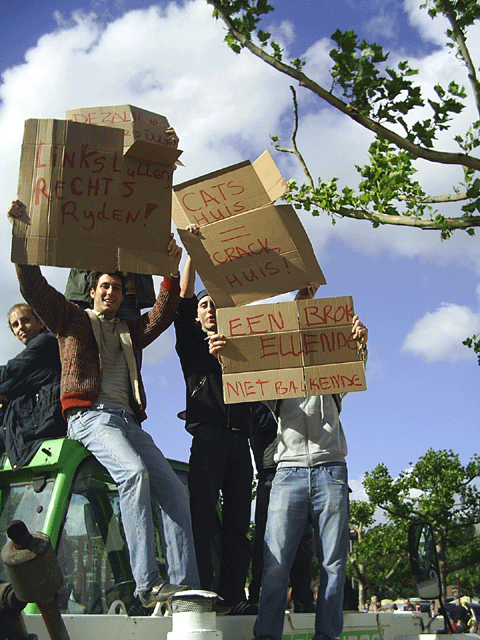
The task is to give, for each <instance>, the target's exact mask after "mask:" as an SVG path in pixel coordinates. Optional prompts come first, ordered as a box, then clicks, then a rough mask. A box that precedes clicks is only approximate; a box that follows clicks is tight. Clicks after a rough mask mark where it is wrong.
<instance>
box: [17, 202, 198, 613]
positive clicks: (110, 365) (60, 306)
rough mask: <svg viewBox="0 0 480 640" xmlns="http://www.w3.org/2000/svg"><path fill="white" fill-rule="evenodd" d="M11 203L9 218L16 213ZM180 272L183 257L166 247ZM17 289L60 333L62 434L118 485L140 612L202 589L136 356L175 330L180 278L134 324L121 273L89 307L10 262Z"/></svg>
mask: <svg viewBox="0 0 480 640" xmlns="http://www.w3.org/2000/svg"><path fill="white" fill-rule="evenodd" d="M23 208H24V205H23V204H22V203H21V202H20V201H18V200H16V201H14V202H13V203H12V205H11V207H10V210H9V212H8V216H9V218H14V217H18V216H20V215H21V214H22V210H23ZM167 252H168V254H169V255H170V256H171V257H172V258H173V260H174V262H175V264H176V266H177V271H178V264H179V262H180V258H181V253H182V250H181V248H180V247H178V246H177V244H176V242H175V240H174V239H173V234H172V238H171V240H170V242H169V244H168V247H167ZM16 268H17V275H18V279H19V283H20V289H21V292H22V294H23V296H24V297H25V299H26V300H28V302H29V304H30V305H31V306H32V308H33V309H34V310H35V312H36V313H37V314H38V316H39V318H41V320H42V322H44V324H45V325H46V326H47V327H48V328H49V329H50V330H51V331H52V332H53V333H54V334H55V335H56V336H57V338H58V342H59V348H60V360H61V363H62V378H61V387H60V393H61V403H62V408H63V413H64V415H65V417H66V419H67V420H68V436H69V437H70V438H72V439H75V440H79V441H80V442H81V443H82V444H83V445H84V446H85V447H86V448H87V449H88V450H89V451H91V452H92V453H93V455H94V456H95V457H96V458H97V459H98V460H99V461H100V462H101V463H102V464H103V465H104V466H105V467H106V468H107V469H108V471H109V472H110V474H111V475H112V477H113V479H114V480H115V481H116V482H117V483H118V493H119V497H120V509H121V512H122V520H123V526H124V529H125V535H126V538H127V545H128V549H129V553H130V563H131V565H132V572H133V576H134V579H135V582H136V587H137V588H136V593H137V594H138V595H139V597H140V600H141V602H142V604H144V605H145V606H150V605H154V604H155V603H156V602H162V601H165V600H167V599H168V598H170V597H171V596H172V595H173V594H174V593H175V592H176V591H179V590H184V589H186V588H188V587H190V588H197V587H198V586H199V579H198V571H197V566H196V559H195V549H194V544H193V536H192V527H191V519H190V510H189V504H188V496H187V493H186V490H185V488H184V486H183V484H182V483H181V481H180V480H179V479H178V477H177V476H176V474H175V473H174V471H173V470H172V469H171V467H170V465H169V464H168V462H167V461H166V459H165V458H164V456H163V454H162V453H161V451H160V450H159V449H158V448H157V446H156V445H155V443H154V441H153V439H152V438H151V436H150V435H149V434H147V433H146V432H145V431H144V430H143V429H142V428H141V427H140V422H141V421H142V420H144V419H145V418H146V414H145V407H146V397H145V390H144V387H143V383H142V378H141V375H140V366H139V354H140V352H141V350H142V349H143V348H145V347H146V346H147V345H149V344H150V343H151V342H152V341H153V340H155V338H157V337H158V336H159V335H160V334H161V333H162V332H163V331H165V329H166V328H167V327H168V326H169V325H170V324H171V322H172V320H173V315H174V313H175V310H176V307H177V304H178V299H179V292H180V287H179V273H178V272H177V273H175V274H173V275H171V276H170V277H168V278H164V280H163V282H162V286H161V287H160V292H159V294H158V298H157V300H156V302H155V305H154V306H153V308H152V309H151V311H149V312H148V313H145V314H143V315H142V316H141V317H140V318H138V319H136V320H133V321H128V322H122V321H119V320H118V318H116V317H115V316H116V312H117V310H118V307H119V306H120V304H121V302H122V300H123V297H124V281H123V276H122V274H121V273H120V272H114V273H100V272H99V273H97V274H96V276H95V278H94V280H93V286H92V288H91V290H90V297H91V299H92V307H93V309H89V310H87V311H84V310H83V309H81V308H80V307H78V306H77V305H76V304H74V303H72V302H69V301H68V300H66V299H65V297H64V296H63V295H62V294H61V293H59V292H58V291H57V290H56V289H54V288H53V287H51V286H50V285H49V284H48V282H47V281H46V280H45V278H44V277H43V276H42V274H41V272H40V269H39V267H37V266H31V265H30V266H27V265H16ZM151 499H153V500H154V502H156V504H157V505H158V506H159V507H160V509H161V511H162V518H161V521H162V526H163V534H164V535H163V538H164V540H165V544H166V549H165V555H166V559H167V567H168V573H169V580H170V582H165V581H162V579H161V577H160V574H159V569H158V564H157V561H156V558H155V535H154V526H153V516H152V509H151Z"/></svg>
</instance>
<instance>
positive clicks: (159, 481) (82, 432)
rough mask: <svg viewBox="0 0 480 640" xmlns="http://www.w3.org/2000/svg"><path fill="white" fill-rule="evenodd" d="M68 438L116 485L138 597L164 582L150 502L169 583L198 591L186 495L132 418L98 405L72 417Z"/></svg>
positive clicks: (114, 406) (129, 415)
mask: <svg viewBox="0 0 480 640" xmlns="http://www.w3.org/2000/svg"><path fill="white" fill-rule="evenodd" d="M68 437H69V438H71V439H74V440H79V441H80V442H81V443H82V444H83V445H84V446H85V447H86V448H87V449H88V450H89V451H90V452H91V453H92V454H93V455H94V456H95V457H96V458H97V460H98V461H99V462H101V463H102V464H103V466H104V467H106V469H107V470H108V471H109V473H110V475H111V476H112V478H113V479H114V481H115V482H116V483H117V484H118V494H119V498H120V510H121V513H122V521H123V528H124V530H125V536H126V539H127V545H128V551H129V554H130V564H131V567H132V573H133V577H134V579H135V583H136V586H137V589H136V593H143V592H144V591H147V590H148V589H150V588H151V587H153V586H154V585H156V584H158V583H159V582H160V581H161V580H162V578H161V577H160V574H159V568H158V563H157V561H156V558H155V534H154V526H153V516H152V506H151V500H153V502H154V504H156V505H157V506H158V507H159V509H160V513H161V523H162V529H163V531H161V534H162V543H163V544H164V546H163V549H164V552H165V557H166V562H167V571H168V579H169V581H170V582H171V583H173V584H187V585H189V586H190V587H192V588H199V586H200V581H199V578H198V571H197V563H196V557H195V547H194V543H193V534H192V523H191V519H190V507H189V500H188V495H187V491H186V489H185V487H184V485H183V484H182V482H181V480H180V479H179V478H178V477H177V475H176V474H175V472H174V471H173V469H172V468H171V466H170V464H169V463H168V462H167V460H166V459H165V457H164V456H163V454H162V452H161V451H160V449H159V448H158V447H157V446H156V444H155V443H154V441H153V438H152V437H151V436H150V435H149V434H148V433H146V432H145V431H144V430H143V429H142V428H141V427H140V425H139V424H138V423H137V421H136V419H135V417H134V416H132V415H131V414H130V413H128V412H127V411H124V410H123V409H121V408H119V407H118V406H116V405H112V404H109V403H96V404H94V405H93V406H92V407H91V408H89V409H87V410H85V411H80V412H78V413H76V414H74V415H73V416H71V417H70V419H69V421H68Z"/></svg>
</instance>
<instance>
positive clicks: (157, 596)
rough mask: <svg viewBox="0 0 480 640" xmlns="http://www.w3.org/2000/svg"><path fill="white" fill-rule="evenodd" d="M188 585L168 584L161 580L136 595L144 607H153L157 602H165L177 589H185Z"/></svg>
mask: <svg viewBox="0 0 480 640" xmlns="http://www.w3.org/2000/svg"><path fill="white" fill-rule="evenodd" d="M188 589H190V587H189V586H188V585H186V584H170V583H169V582H161V583H160V584H158V585H157V586H155V587H152V588H151V589H150V590H149V591H145V592H144V593H139V594H138V597H139V598H140V602H141V603H142V604H143V606H144V607H153V606H154V605H155V604H157V602H166V601H167V600H169V599H170V598H171V597H172V596H173V595H175V594H176V593H177V592H178V591H187V590H188Z"/></svg>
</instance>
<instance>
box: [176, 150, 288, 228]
mask: <svg viewBox="0 0 480 640" xmlns="http://www.w3.org/2000/svg"><path fill="white" fill-rule="evenodd" d="M286 188H287V186H286V182H285V180H284V179H283V177H282V175H281V173H280V171H279V170H278V168H277V166H276V165H275V163H274V161H273V158H272V156H271V155H270V153H269V152H268V151H265V152H264V153H263V154H262V155H261V156H260V157H259V158H258V159H257V160H256V161H255V162H254V163H253V164H252V163H251V162H250V161H245V162H240V163H238V164H235V165H232V166H230V167H226V168H224V169H221V170H219V171H214V172H213V173H209V174H206V175H204V176H200V177H199V178H196V179H195V180H189V181H187V182H183V183H181V184H179V185H176V186H175V187H174V188H173V194H174V195H173V210H172V217H173V221H174V222H175V224H176V225H177V227H179V228H182V227H183V228H185V226H186V224H185V220H187V221H188V222H187V223H194V224H198V225H199V226H200V227H202V226H206V225H208V224H212V223H214V222H218V221H219V220H225V219H227V218H231V217H233V216H237V215H239V214H241V213H245V212H247V211H251V210H253V209H258V208H261V207H264V206H267V205H269V204H272V201H273V200H272V198H274V199H277V198H278V197H280V196H281V195H283V193H285V191H286Z"/></svg>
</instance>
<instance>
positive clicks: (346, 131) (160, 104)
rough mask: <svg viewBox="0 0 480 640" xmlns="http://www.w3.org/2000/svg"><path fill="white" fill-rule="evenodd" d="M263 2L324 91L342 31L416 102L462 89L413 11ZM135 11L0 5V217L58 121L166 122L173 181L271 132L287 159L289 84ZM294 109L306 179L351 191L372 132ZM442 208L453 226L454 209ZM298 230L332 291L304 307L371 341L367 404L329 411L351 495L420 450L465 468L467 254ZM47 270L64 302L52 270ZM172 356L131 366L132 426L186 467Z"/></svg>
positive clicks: (474, 406) (335, 230) (388, 233)
mask: <svg viewBox="0 0 480 640" xmlns="http://www.w3.org/2000/svg"><path fill="white" fill-rule="evenodd" d="M273 4H274V5H275V6H276V11H275V13H274V14H273V15H272V17H271V18H269V19H268V21H267V24H266V25H265V26H268V25H269V24H270V25H271V27H272V29H273V30H274V32H275V33H276V35H277V37H278V38H279V39H281V40H282V42H283V43H284V46H285V48H286V50H287V54H288V56H289V57H292V58H293V57H295V56H299V55H303V54H305V56H306V58H307V60H308V66H307V70H309V71H310V73H311V74H312V75H313V76H314V77H315V79H316V80H317V81H320V82H323V83H324V84H326V86H328V84H327V70H328V47H329V41H328V37H329V35H330V34H331V33H332V32H333V31H335V29H336V28H337V27H340V28H341V29H352V28H353V29H355V30H356V31H357V33H359V34H360V35H361V36H362V37H364V38H365V39H367V40H372V41H376V42H377V43H379V44H381V45H382V46H384V47H385V49H387V50H391V51H392V53H391V59H392V61H394V60H398V59H402V58H403V57H405V56H406V55H408V54H409V52H410V53H411V54H412V55H414V56H415V58H416V60H415V64H414V66H418V67H419V68H420V75H419V78H420V81H421V82H422V84H423V85H424V87H425V89H426V91H427V92H428V91H431V86H432V83H434V82H435V81H436V80H437V78H441V79H443V80H444V81H445V83H446V82H448V81H449V80H450V78H451V77H455V79H457V81H459V82H460V83H462V84H465V83H466V81H467V80H466V77H465V73H464V71H463V69H462V68H461V67H460V66H459V65H458V64H457V63H456V61H455V59H454V56H452V55H451V54H449V53H448V52H446V51H445V50H444V49H443V48H442V47H441V43H442V33H443V31H444V28H445V25H443V24H442V23H441V22H439V21H435V22H432V21H431V20H430V19H429V18H428V17H427V16H426V14H425V12H420V11H419V10H418V4H419V2H417V0H405V1H404V2H399V1H398V0H394V1H388V0H387V1H384V2H378V1H377V0H364V1H363V2H361V3H358V2H354V1H353V0H339V1H338V2H336V3H331V2H327V1H326V0H321V1H319V0H297V1H296V2H295V3H292V2H290V1H288V0H282V1H275V0H273ZM149 7H150V3H149V2H147V1H143V0H142V1H139V2H129V1H124V2H111V1H110V0H105V1H93V0H92V1H90V0H84V1H83V2H82V0H79V1H77V0H75V1H73V2H72V1H69V2H68V3H67V2H65V1H62V0H58V1H55V0H47V1H46V2H44V3H42V5H41V10H40V9H39V5H38V3H33V1H32V2H22V1H21V0H17V1H15V2H13V1H11V0H7V1H6V2H4V3H3V4H2V20H1V21H0V37H1V42H2V58H1V62H0V65H1V67H0V73H1V84H0V100H1V102H0V136H1V139H2V154H1V158H0V197H1V203H0V207H1V206H3V207H4V208H5V210H6V208H7V206H8V203H9V202H10V200H11V199H12V197H14V196H15V190H16V182H17V178H18V159H19V153H20V146H21V140H22V134H23V121H24V120H25V119H26V118H46V117H54V118H63V117H64V111H65V110H66V109H71V108H76V107H84V106H94V105H109V104H124V103H130V104H133V105H136V106H139V107H142V108H145V109H148V110H150V111H155V112H158V113H161V114H164V115H166V116H167V117H168V119H169V121H170V122H171V124H172V125H173V126H174V127H175V128H176V130H177V132H178V134H179V136H180V147H181V148H182V149H183V150H184V154H183V156H182V161H183V162H184V164H185V167H184V168H179V169H178V170H177V172H176V174H177V175H176V180H177V182H181V181H184V180H187V179H189V178H193V177H196V176H198V175H201V174H203V173H206V172H208V171H213V170H216V169H219V168H221V167H224V166H228V165H229V164H232V163H234V162H239V161H241V160H245V159H250V160H254V159H255V158H256V157H257V156H258V155H260V153H261V152H262V151H263V150H264V149H267V148H270V140H269V134H280V135H284V136H285V137H284V139H283V141H284V142H285V144H288V142H289V139H288V135H289V131H290V129H291V98H290V90H289V84H290V82H289V80H288V78H283V77H282V76H280V75H279V74H276V73H275V72H274V71H272V70H270V69H269V68H267V67H266V66H265V65H263V64H261V63H260V62H259V61H257V60H255V59H254V58H253V57H252V56H251V55H250V54H249V53H248V52H243V53H242V54H241V55H240V56H236V55H235V54H233V53H232V52H231V51H230V50H229V49H228V48H227V46H226V45H225V44H224V43H223V42H222V40H223V35H224V30H223V27H222V25H221V24H220V23H216V22H215V21H214V20H213V19H212V18H211V10H210V8H209V7H208V6H207V5H206V3H205V0H192V1H190V2H183V3H180V2H178V3H175V2H166V1H162V2H160V3H158V5H157V7H158V8H159V10H158V11H157V10H154V9H151V8H149ZM40 11H41V13H40ZM73 12H76V13H73ZM478 36H479V34H478V30H477V31H476V33H473V35H472V37H471V42H472V43H475V44H474V48H473V49H472V53H473V54H474V56H475V55H476V59H477V62H478V59H479V57H480V51H479V46H480V45H479V43H480V38H479V37H478ZM299 101H300V117H301V120H300V132H299V143H300V145H301V148H302V150H303V151H304V154H305V157H306V158H307V161H308V163H309V165H310V167H311V170H312V172H313V173H314V174H315V175H322V177H323V178H324V179H326V178H328V177H333V176H339V178H340V182H341V184H342V185H343V184H351V183H352V182H355V180H356V179H357V177H356V173H355V170H354V164H356V163H362V162H363V161H364V159H365V157H366V150H367V148H368V144H369V142H370V140H371V138H370V136H369V134H367V133H366V132H364V131H362V130H360V129H359V128H358V127H357V125H355V124H354V123H351V122H349V121H348V120H346V119H345V118H344V117H343V116H341V115H338V114H336V113H334V112H332V111H331V110H329V109H327V108H326V107H325V105H324V104H322V103H321V102H319V101H317V100H315V99H313V98H312V97H310V96H308V94H306V93H305V92H304V93H302V92H301V91H300V92H299ZM472 113H473V110H472V108H471V107H470V110H469V112H468V113H467V114H465V119H464V120H462V119H461V120H460V121H459V123H458V125H456V126H458V131H459V132H463V131H464V129H465V128H466V126H467V124H468V118H469V117H470V121H471V120H472V118H473V117H474V116H473V115H472ZM440 142H441V144H443V143H445V145H448V142H447V141H446V140H445V141H443V140H442V141H440ZM272 152H273V150H272ZM273 153H274V157H275V160H276V161H277V164H278V165H279V167H280V169H281V171H282V173H283V175H284V177H285V178H287V179H288V178H291V177H296V178H297V179H301V174H300V172H299V169H298V167H297V166H296V165H295V163H294V162H293V161H292V160H291V159H290V158H289V157H286V156H282V155H279V154H275V152H273ZM419 167H420V169H421V171H422V178H423V180H424V182H425V184H426V185H427V189H428V190H429V191H430V192H432V193H444V192H449V191H451V188H452V185H453V184H454V183H455V182H456V181H458V180H459V179H460V178H461V175H460V174H459V173H458V172H457V173H456V172H454V171H453V172H452V171H451V170H450V171H442V170H441V169H440V168H438V167H434V168H431V167H428V166H424V165H419ZM451 206H452V215H453V214H454V212H455V207H456V206H457V205H451ZM300 217H301V220H302V222H303V224H304V226H305V228H306V229H307V232H308V234H309V236H310V238H311V241H312V244H313V245H314V248H315V251H316V255H317V259H318V261H319V263H320V265H321V267H322V269H323V271H324V274H325V276H326V279H327V283H328V284H327V285H326V286H325V287H323V288H322V289H321V290H320V292H319V294H318V295H319V296H320V297H323V296H325V297H326V296H334V295H352V296H353V298H354V302H355V308H356V311H357V312H358V314H359V315H360V317H361V318H362V320H363V321H364V323H365V324H366V325H367V326H368V327H369V330H370V340H369V352H370V356H369V363H368V370H367V384H368V390H367V391H366V392H363V393H356V394H351V395H350V396H349V397H347V398H346V400H345V402H344V411H343V424H344V428H345V431H346V434H347V439H348V442H349V449H350V453H349V457H348V462H349V471H350V477H351V481H352V486H353V488H354V490H355V493H354V497H361V492H360V487H361V478H362V476H363V474H364V473H365V471H368V470H371V469H373V468H374V467H375V466H376V465H377V464H378V463H380V462H384V463H385V464H386V465H387V466H388V468H389V470H390V472H391V473H392V474H394V475H396V474H397V473H398V472H399V471H401V470H403V469H406V468H407V467H408V466H409V464H410V463H411V462H416V461H417V460H418V458H419V457H420V456H421V455H423V454H424V453H425V452H426V451H427V449H428V448H429V447H433V448H435V449H452V450H453V451H455V452H457V453H458V454H459V455H460V458H461V460H462V462H463V463H466V462H467V461H468V460H469V458H470V456H471V455H472V454H473V453H475V452H476V451H477V439H476V437H475V436H476V431H477V428H478V427H477V424H478V377H479V374H480V368H479V367H478V365H477V361H476V358H475V357H474V356H473V354H472V352H470V351H468V350H467V349H466V348H465V347H463V346H462V344H461V341H462V339H463V338H464V337H466V336H467V335H471V334H472V333H474V332H478V331H480V304H479V292H480V288H479V270H480V251H479V246H478V239H477V238H475V237H474V238H471V237H469V236H467V235H466V234H458V235H456V236H455V237H454V238H453V239H452V240H450V241H448V242H445V243H443V244H442V243H441V242H440V238H439V234H437V233H431V232H421V231H418V230H407V229H398V228H392V227H389V228H383V229H376V230H375V229H372V228H371V227H370V226H369V224H368V223H366V222H357V221H346V220H345V221H342V220H340V221H339V222H338V223H337V224H336V225H335V226H332V224H331V222H330V220H329V219H327V218H323V217H320V218H315V219H314V218H312V216H311V215H310V214H308V213H301V214H300ZM0 230H1V232H2V233H1V236H0V238H1V240H0V242H1V246H2V249H3V250H2V251H1V253H0V260H1V268H0V284H1V290H2V291H3V297H2V300H3V303H2V306H0V313H2V314H5V313H6V311H7V309H8V308H9V307H10V306H11V305H12V304H13V303H14V302H16V301H17V300H18V299H19V293H18V287H17V283H16V278H15V275H14V269H13V265H12V264H11V263H10V262H9V245H10V227H9V225H8V223H7V221H6V219H3V221H2V219H1V218H0ZM44 272H45V274H46V275H47V277H48V279H49V280H50V281H51V282H52V283H53V284H54V285H55V286H57V287H58V288H59V289H62V290H63V287H64V284H65V281H66V276H67V273H66V271H65V270H63V269H52V268H49V269H45V270H44ZM157 284H158V281H157ZM291 297H292V296H284V297H283V298H282V299H290V298H291ZM0 331H3V334H2V338H4V339H3V340H2V345H3V352H2V360H3V361H4V360H6V359H8V358H9V357H11V356H13V355H14V354H15V353H16V352H18V350H19V348H18V347H19V346H20V345H19V343H16V342H15V340H14V338H13V337H12V336H11V334H9V333H8V330H7V329H6V327H4V326H2V327H1V328H0ZM173 346H174V337H173V332H172V330H169V331H168V333H166V334H164V335H163V336H162V337H160V339H159V340H157V342H156V343H155V345H154V346H153V347H150V348H149V349H148V350H147V352H146V354H145V360H144V362H145V364H144V370H143V375H144V378H145V381H146V385H147V396H148V401H149V405H148V410H147V412H148V415H149V419H148V421H147V422H146V423H145V428H146V429H148V430H149V431H150V432H151V433H152V434H153V435H154V437H155V440H156V442H157V444H158V445H159V446H160V448H161V449H162V450H163V451H164V453H165V454H166V455H167V456H169V457H173V458H177V459H180V460H187V459H188V455H189V447H190V440H191V437H190V436H189V434H188V433H187V432H185V430H184V429H183V425H182V423H181V422H180V421H179V420H178V418H177V417H176V414H177V412H178V411H180V410H181V409H183V408H184V384H183V378H182V375H181V371H180V366H179V363H178V359H177V357H176V354H175V352H174V349H173Z"/></svg>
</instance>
